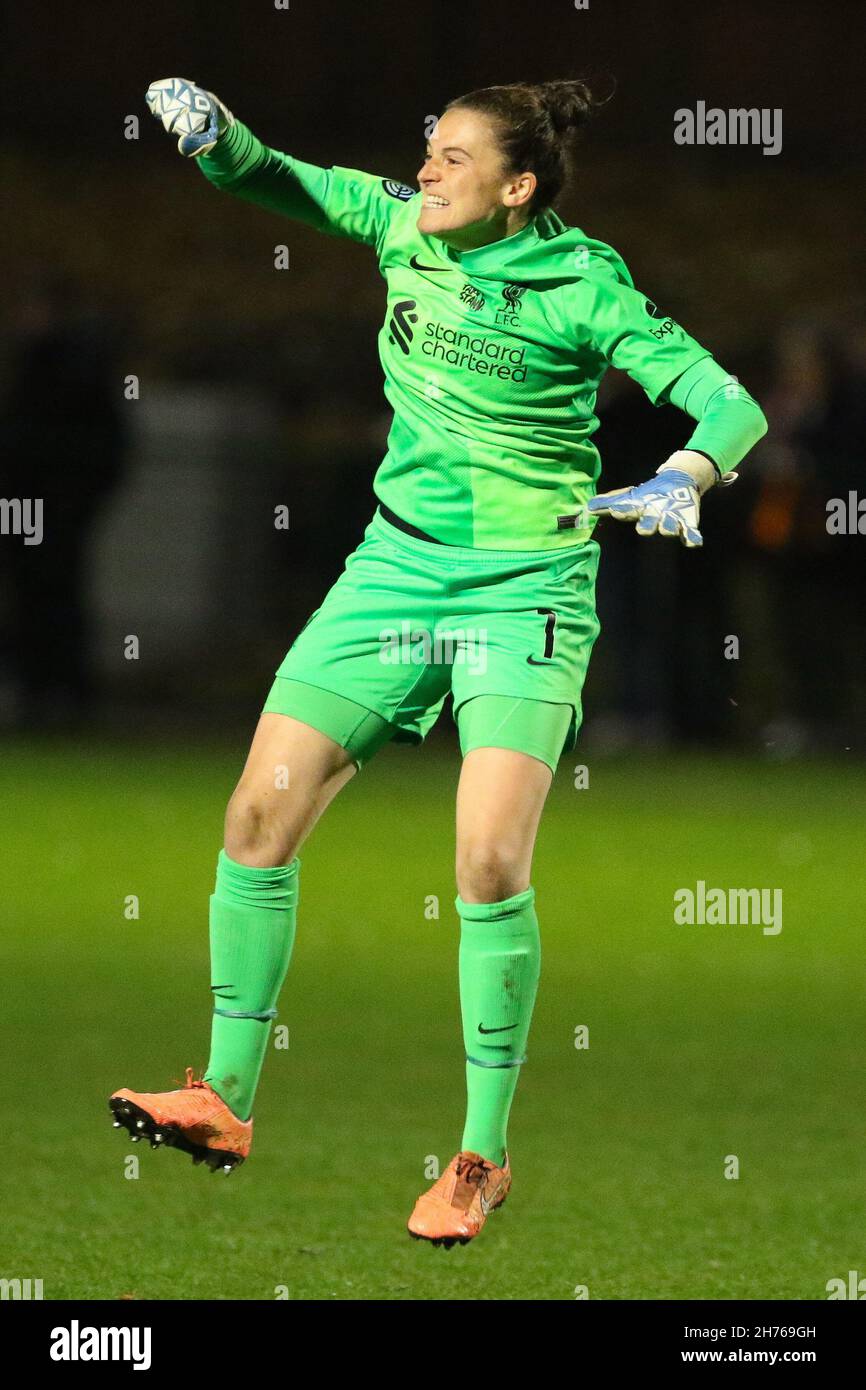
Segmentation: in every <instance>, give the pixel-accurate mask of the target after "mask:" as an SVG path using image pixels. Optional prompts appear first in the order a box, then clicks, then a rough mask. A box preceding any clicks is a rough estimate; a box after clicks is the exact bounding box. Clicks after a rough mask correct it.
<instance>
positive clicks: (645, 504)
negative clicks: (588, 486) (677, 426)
mask: <svg viewBox="0 0 866 1390" xmlns="http://www.w3.org/2000/svg"><path fill="white" fill-rule="evenodd" d="M736 477H737V475H736V473H726V474H724V475H722V476H721V478H720V477H719V475H718V473H717V472H716V468H715V465H714V464H712V463H710V461H709V459H707V458H704V456H703V455H702V454H697V453H695V452H694V450H691V449H681V450H679V452H678V453H675V454H671V456H670V458H669V459H668V460H667V462H666V463H663V464H662V466H661V468H659V469H658V470H657V471H656V475H655V477H654V478H651V479H650V480H649V482H647V483H641V484H640V485H639V486H638V487H625V488H617V489H616V490H615V491H614V492H603V493H600V494H599V496H598V497H592V498H590V500H589V501H588V502H587V504H586V510H587V512H588V513H589V514H590V516H612V517H614V518H615V520H617V521H636V522H637V526H636V527H635V530H636V531H637V533H638V535H639V536H654V535H655V534H656V532H658V534H659V535H660V536H679V538H680V540H681V541H682V543H683V545H685V546H687V547H688V548H689V549H690V550H691V549H693V548H694V547H696V546H699V545H703V543H704V538H703V536H702V535H701V533H700V530H699V529H698V526H699V522H700V514H701V496H702V494H703V493H705V492H706V491H707V490H708V489H709V488H711V487H712V486H713V484H714V483H716V482H721V483H723V484H728V483H732V482H734V480H735V478H736ZM563 519H564V518H563Z"/></svg>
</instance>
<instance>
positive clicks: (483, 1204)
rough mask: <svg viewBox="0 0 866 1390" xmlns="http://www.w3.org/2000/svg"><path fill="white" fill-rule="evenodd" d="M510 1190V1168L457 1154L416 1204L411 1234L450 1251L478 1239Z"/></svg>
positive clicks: (507, 1163)
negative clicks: (456, 1246)
mask: <svg viewBox="0 0 866 1390" xmlns="http://www.w3.org/2000/svg"><path fill="white" fill-rule="evenodd" d="M510 1187H511V1165H510V1163H509V1162H508V1154H506V1155H505V1166H504V1168H498V1167H497V1166H496V1164H495V1163H494V1162H493V1161H492V1160H491V1159H489V1158H482V1157H481V1154H475V1153H470V1152H469V1151H468V1150H464V1151H463V1152H462V1153H459V1154H455V1156H454V1158H452V1160H451V1162H450V1163H449V1164H448V1167H447V1168H446V1169H445V1172H444V1173H443V1174H442V1176H441V1178H437V1180H436V1182H434V1184H433V1186H432V1187H431V1188H430V1189H429V1191H427V1192H423V1193H422V1194H421V1196H420V1197H419V1198H418V1201H417V1202H416V1203H415V1210H414V1211H413V1212H412V1215H411V1216H410V1217H409V1234H410V1236H413V1237H414V1239H415V1240H429V1241H432V1243H433V1244H434V1245H444V1246H445V1249H446V1250H450V1249H451V1246H452V1245H453V1244H454V1242H455V1241H458V1240H459V1242H460V1244H461V1245H465V1244H466V1243H467V1241H470V1240H472V1238H473V1236H477V1235H478V1232H479V1231H480V1230H481V1227H482V1226H483V1225H484V1223H485V1221H486V1220H487V1217H488V1216H489V1215H490V1213H491V1212H492V1211H495V1210H496V1208H497V1207H501V1206H502V1203H503V1202H504V1201H505V1198H506V1197H507V1196H508V1190H509V1188H510Z"/></svg>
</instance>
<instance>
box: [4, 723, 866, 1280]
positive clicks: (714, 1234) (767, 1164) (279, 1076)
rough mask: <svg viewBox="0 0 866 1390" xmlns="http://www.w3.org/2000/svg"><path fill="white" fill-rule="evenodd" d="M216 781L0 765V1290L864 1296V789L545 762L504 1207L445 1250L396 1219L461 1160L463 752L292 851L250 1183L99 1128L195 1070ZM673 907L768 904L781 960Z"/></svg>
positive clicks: (222, 776) (655, 766)
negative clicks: (30, 1285)
mask: <svg viewBox="0 0 866 1390" xmlns="http://www.w3.org/2000/svg"><path fill="white" fill-rule="evenodd" d="M244 752H245V749H244V748H243V747H242V746H241V744H240V743H238V745H237V746H234V745H231V746H228V745H222V746H214V745H207V746H191V745H190V744H188V743H187V744H185V745H171V746H164V747H159V746H156V747H154V746H153V745H148V744H145V743H129V744H128V745H118V744H116V743H115V744H104V743H98V742H92V743H82V744H80V745H77V746H75V747H70V746H68V745H65V744H63V743H55V742H45V743H30V744H15V745H10V744H7V745H5V746H4V748H3V751H2V757H0V804H2V805H3V807H4V815H3V822H4V827H3V854H2V858H3V868H2V874H0V908H2V919H3V947H2V949H3V954H4V956H5V959H4V961H3V964H2V973H3V981H4V989H3V995H4V1007H3V1010H2V1018H0V1026H2V1046H3V1056H4V1058H5V1059H6V1065H5V1068H4V1084H3V1087H2V1116H0V1119H2V1126H3V1164H2V1186H3V1231H2V1268H0V1275H2V1276H3V1277H6V1278H12V1277H20V1278H31V1279H32V1278H41V1279H42V1280H43V1285H44V1294H45V1297H46V1298H47V1299H54V1298H76V1299H79V1298H80V1299H90V1298H109V1299H112V1298H119V1297H122V1296H132V1297H135V1298H141V1299H145V1298H150V1299H193V1298H208V1299H220V1298H244V1299H273V1298H274V1297H275V1296H276V1295H277V1292H278V1291H280V1290H285V1291H286V1292H287V1294H288V1297H289V1298H292V1299H299V1298H315V1299H366V1298H375V1299H388V1300H399V1299H451V1298H473V1299H477V1298H484V1299H573V1298H574V1297H575V1296H576V1294H575V1291H576V1290H577V1289H579V1288H580V1287H581V1286H585V1287H586V1289H587V1290H588V1293H589V1296H590V1297H591V1298H593V1299H628V1298H641V1299H642V1298H647V1299H673V1298H688V1299H704V1298H706V1299H712V1298H723V1299H724V1298H799V1299H813V1298H824V1297H826V1291H825V1285H826V1282H827V1280H828V1279H830V1278H834V1277H837V1276H839V1277H843V1278H845V1277H846V1276H847V1271H848V1270H849V1269H862V1264H863V1244H862V1220H861V1216H860V1206H861V1197H862V1186H863V1178H864V1171H863V1170H864V1147H863V1124H864V1121H863V1073H864V1055H863V1053H864V1047H863V1005H864V986H863V977H862V916H863V912H862V887H861V884H862V855H863V851H862V825H863V815H864V803H866V773H864V771H863V769H862V768H857V767H854V766H848V765H845V764H838V765H819V764H810V763H805V764H800V765H792V764H787V765H781V766H776V765H771V764H766V763H762V762H760V761H757V760H756V761H754V762H751V763H747V762H743V761H737V760H735V759H710V758H707V759H694V758H690V759H678V758H674V759H664V760H658V761H653V762H642V763H640V762H638V763H635V762H633V761H602V760H599V761H597V762H595V763H592V762H591V763H590V785H589V787H588V788H587V789H585V790H576V789H575V788H574V787H573V785H572V779H571V775H570V762H569V760H565V761H564V762H563V764H562V766H561V768H560V771H559V773H558V775H557V779H556V782H555V784H554V788H553V790H552V792H551V797H550V801H549V803H548V809H547V811H546V814H545V819H544V821H543V823H542V830H541V836H540V842H539V848H538V852H537V856H536V864H535V872H534V884H535V886H536V889H537V894H538V912H539V919H540V922H541V929H542V980H541V988H540V993H539V1001H538V1005H537V1008H536V1014H535V1020H534V1025H533V1030H532V1034H531V1036H530V1048H529V1061H528V1063H527V1065H526V1066H525V1067H524V1069H523V1074H522V1077H521V1081H520V1085H519V1087H518V1091H517V1097H516V1100H515V1104H514V1110H513V1113H512V1121H511V1127H510V1135H509V1140H510V1151H511V1157H512V1163H513V1167H514V1172H515V1181H514V1187H513V1189H512V1193H511V1195H510V1197H509V1199H508V1202H507V1203H506V1205H505V1207H504V1209H503V1210H502V1211H501V1212H498V1213H496V1214H495V1215H494V1216H492V1217H491V1218H490V1220H489V1222H488V1224H487V1227H486V1229H485V1230H484V1232H483V1234H482V1236H481V1237H480V1239H478V1240H477V1241H476V1242H473V1243H472V1244H470V1245H469V1246H467V1247H466V1248H465V1249H462V1248H460V1247H456V1248H455V1249H454V1250H451V1251H445V1250H438V1249H433V1248H432V1247H429V1246H426V1245H424V1244H421V1243H416V1242H413V1241H410V1239H409V1238H408V1236H407V1234H406V1231H405V1222H406V1218H407V1216H408V1214H409V1212H410V1210H411V1207H412V1204H413V1202H414V1199H415V1197H416V1195H417V1193H418V1192H419V1191H420V1190H421V1189H422V1188H423V1187H424V1186H426V1183H427V1181H428V1179H427V1178H426V1177H425V1164H427V1163H429V1161H430V1159H431V1156H433V1157H435V1158H436V1159H438V1162H439V1163H440V1165H442V1166H444V1164H445V1163H447V1161H448V1160H449V1159H450V1157H451V1155H452V1154H453V1152H454V1151H455V1150H456V1148H457V1147H458V1145H459V1140H460V1135H461V1129H462V1119H463V1103H464V1096H463V1054H462V1043H461V1031H460V1016H459V1003H458V996H457V982H456V980H457V976H456V969H457V940H458V928H457V921H456V917H455V914H454V911H453V898H454V891H455V890H454V882H453V869H452V862H453V828H452V827H453V793H454V790H455V787H456V779H457V773H458V759H457V753H456V746H455V748H454V750H453V751H452V752H451V753H450V755H449V754H447V753H446V752H443V750H442V749H441V748H436V747H430V748H427V749H424V750H421V751H418V750H410V749H400V748H394V749H387V750H385V751H384V752H383V753H382V754H380V755H379V756H378V757H377V759H376V760H375V761H374V763H373V764H372V765H371V766H370V767H368V768H367V769H365V770H364V772H363V773H362V774H361V776H360V777H358V778H357V779H355V781H354V783H353V784H350V786H349V787H348V788H347V789H346V790H345V791H344V792H343V793H342V795H341V797H340V798H338V800H337V802H336V803H335V804H334V806H333V807H332V808H331V809H330V811H329V812H328V813H327V815H326V817H325V818H324V820H323V821H322V823H321V824H320V826H319V827H318V828H317V830H316V832H315V834H314V836H313V838H312V840H311V841H310V842H309V843H308V844H307V846H306V847H305V850H304V851H303V853H302V871H301V907H300V915H299V926H298V938H297V943H296V948H295V955H294V959H293V962H292V968H291V971H290V974H289V979H288V981H287V984H286V987H285V990H284V993H283V996H282V999H281V1008H280V1020H279V1021H280V1022H282V1023H284V1024H287V1025H288V1028H289V1039H288V1041H289V1046H288V1048H287V1049H285V1050H276V1049H272V1050H271V1051H270V1053H269V1056H268V1059H267V1061H266V1064H265V1071H264V1076H263V1082H262V1086H261V1089H260V1091H259V1096H258V1099H257V1104H256V1110H255V1119H256V1138H255V1142H254V1146H253V1153H252V1157H251V1159H250V1161H249V1162H248V1163H247V1164H245V1165H244V1166H243V1167H242V1168H241V1169H240V1170H239V1171H238V1172H237V1173H235V1174H233V1175H232V1176H231V1177H228V1178H226V1177H224V1176H223V1175H222V1174H217V1175H210V1174H209V1173H208V1172H207V1171H206V1170H205V1169H204V1168H193V1166H192V1164H191V1162H190V1160H189V1159H188V1158H186V1157H184V1156H182V1155H180V1154H178V1153H177V1152H155V1153H152V1152H151V1151H150V1150H149V1149H146V1148H145V1146H144V1145H131V1144H130V1143H129V1140H128V1137H127V1136H126V1135H124V1134H122V1133H121V1132H120V1131H114V1130H113V1129H112V1128H111V1124H110V1119H109V1114H108V1108H107V1104H106V1100H107V1097H108V1095H109V1093H110V1092H111V1091H112V1090H114V1089H115V1088H116V1087H118V1086H121V1085H128V1086H133V1087H135V1088H137V1089H142V1090H161V1089H166V1088H168V1087H169V1086H171V1084H172V1083H173V1081H175V1080H177V1081H178V1082H180V1081H182V1078H183V1069H184V1067H185V1066H186V1065H194V1066H195V1067H196V1068H197V1069H198V1068H200V1067H202V1066H203V1064H204V1062H205V1061H206V1058H207V1043H208V1036H209V1009H210V996H209V992H208V983H209V977H208V960H207V898H208V894H209V893H210V891H211V889H212V885H213V875H214V866H215V859H216V853H217V850H218V848H219V843H220V835H221V827H222V813H223V807H224V804H225V801H226V799H227V797H228V795H229V793H230V792H231V790H232V787H233V784H234V781H235V780H236V777H237V774H238V771H239V769H240V767H241V764H242V761H243V755H244ZM580 756H582V755H580ZM572 761H575V760H574V759H573V760H572ZM698 879H703V880H704V881H705V882H706V883H707V884H708V885H711V886H719V887H725V888H727V887H743V888H749V887H765V888H781V889H782V891H783V902H784V917H783V928H782V931H781V932H780V933H779V934H778V935H776V936H768V935H765V934H764V933H763V932H762V930H761V927H760V925H754V926H745V925H740V926H733V925H732V926H709V925H703V926H699V925H695V926H677V925H675V924H674V919H673V895H674V893H675V891H676V890H677V889H678V888H681V887H692V888H693V887H694V886H695V883H696V881H697V880H698ZM132 894H134V895H136V896H137V898H138V900H139V904H140V908H139V912H140V915H139V917H138V919H137V920H136V919H129V918H127V917H126V916H125V903H126V900H127V898H128V897H129V895H132ZM431 895H435V896H436V897H437V898H438V900H439V917H438V919H435V918H433V919H431V918H430V917H429V916H427V915H425V908H426V907H427V904H428V901H429V899H430V898H431ZM581 1025H584V1026H586V1028H588V1030H589V1033H588V1036H589V1046H588V1047H587V1048H580V1049H579V1048H576V1047H575V1030H576V1029H577V1028H579V1027H580V1026H581ZM130 1156H133V1157H135V1158H136V1159H138V1161H139V1170H138V1176H137V1177H135V1176H129V1175H128V1174H130V1173H131V1172H133V1171H134V1167H133V1166H132V1165H130V1163H129V1159H130ZM729 1156H734V1157H735V1158H736V1159H737V1160H738V1163H739V1177H738V1178H736V1179H732V1178H726V1177H725V1171H726V1163H727V1166H728V1170H730V1169H731V1167H732V1166H733V1165H732V1161H731V1158H730V1157H729Z"/></svg>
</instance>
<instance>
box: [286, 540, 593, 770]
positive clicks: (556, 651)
mask: <svg viewBox="0 0 866 1390" xmlns="http://www.w3.org/2000/svg"><path fill="white" fill-rule="evenodd" d="M598 558H599V547H598V544H597V542H596V541H584V542H582V543H579V544H577V545H575V546H572V547H569V548H568V549H567V550H562V549H557V550H542V551H538V550H522V551H521V550H517V551H514V550H512V551H500V550H479V549H470V548H464V547H461V546H452V545H437V544H436V543H435V542H434V541H425V540H421V539H418V538H416V537H414V536H409V535H407V534H406V533H405V532H403V531H401V530H399V529H398V528H397V527H396V526H392V525H391V523H390V522H388V521H386V520H385V519H384V517H383V516H382V515H381V514H380V513H379V512H377V513H376V515H375V516H374V517H373V520H372V521H371V522H370V525H369V526H368V527H367V530H366V532H365V534H364V539H363V541H362V542H361V544H360V545H359V546H358V548H357V549H356V550H355V551H353V552H352V554H351V555H350V556H349V558H348V560H347V561H346V566H345V569H344V571H343V573H342V574H341V575H340V578H339V579H338V580H337V582H336V583H335V584H334V585H333V586H332V588H331V589H330V590H329V591H328V593H327V595H326V596H325V599H324V602H323V603H322V604H321V606H320V607H319V608H317V609H316V610H315V612H314V613H313V614H312V615H311V616H310V618H309V619H308V620H307V623H306V625H305V626H304V627H303V628H302V629H301V632H300V633H299V634H298V637H297V638H296V640H295V642H294V643H293V644H292V646H291V648H290V649H289V651H288V653H287V654H286V656H285V658H284V660H283V662H282V664H281V665H280V667H279V670H278V671H277V677H276V680H275V681H274V684H273V686H272V688H271V691H270V693H269V695H268V698H267V700H266V702H265V705H264V710H265V711H266V712H271V713H277V714H288V715H291V716H292V717H293V718H295V719H300V720H301V721H302V722H303V723H306V724H310V725H312V727H313V728H316V729H319V730H320V731H321V732H322V733H324V734H326V735H327V736H328V737H329V738H333V739H334V740H335V742H337V743H339V744H340V746H341V747H344V748H347V749H349V751H350V752H351V755H352V757H353V759H354V761H355V762H356V763H357V764H358V766H359V767H360V766H361V765H362V764H363V763H364V762H367V761H369V759H370V757H371V756H372V754H373V753H374V752H375V751H376V749H377V748H379V747H381V745H382V744H383V743H386V742H388V741H389V740H390V739H394V740H395V741H397V742H410V743H420V742H421V741H422V740H423V738H424V737H425V735H426V734H427V733H428V731H429V730H430V729H431V728H432V727H433V725H434V724H435V722H436V720H437V718H438V716H439V713H440V711H441V709H442V705H443V703H444V701H445V697H446V695H447V694H448V692H449V691H451V693H452V695H453V700H454V718H455V720H456V722H457V725H458V728H459V731H460V742H461V748H462V750H463V752H464V754H465V753H467V752H469V751H470V750H471V749H472V748H479V747H494V748H499V747H504V748H516V749H517V750H518V751H520V752H526V753H529V754H530V755H531V756H533V757H540V758H541V759H542V761H543V762H546V763H547V764H548V766H550V767H551V768H553V769H554V770H555V767H556V763H557V761H558V759H559V756H560V754H561V753H562V752H563V751H564V750H566V749H570V748H572V747H573V746H574V742H575V739H576V737H577V730H578V728H579V726H580V720H581V691H582V689H583V682H584V678H585V676H586V669H587V666H588V664H589V656H590V652H591V651H592V646H593V643H594V642H595V639H596V637H597V636H598V630H599V624H598V618H597V617H596V612H595V577H596V572H597V570H598Z"/></svg>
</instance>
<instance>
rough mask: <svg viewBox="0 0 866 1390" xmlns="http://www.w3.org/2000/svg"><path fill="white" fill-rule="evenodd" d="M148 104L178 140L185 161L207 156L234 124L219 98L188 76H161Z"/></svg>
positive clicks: (155, 83) (150, 93)
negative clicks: (198, 156) (197, 84)
mask: <svg viewBox="0 0 866 1390" xmlns="http://www.w3.org/2000/svg"><path fill="white" fill-rule="evenodd" d="M145 101H146V102H147V104H148V106H149V108H150V112H151V115H153V116H155V117H156V119H157V120H158V121H162V124H163V126H164V127H165V129H166V130H167V131H168V133H169V135H176V136H177V137H178V140H177V147H178V149H179V150H180V152H181V154H182V155H183V156H184V158H186V159H194V158H195V157H196V156H197V155H200V154H208V153H209V152H210V151H211V150H212V149H213V147H214V145H215V144H216V142H217V140H218V139H219V138H220V136H221V135H222V133H223V131H224V130H228V128H229V126H232V125H234V123H235V118H234V116H233V115H232V113H231V111H229V110H228V109H227V108H226V107H225V106H223V104H222V102H221V101H220V99H219V97H216V96H214V94H213V92H207V91H205V89H204V87H197V86H196V85H195V83H194V82H190V81H188V80H187V78H185V77H162V78H160V80H159V81H158V82H152V83H151V84H150V86H149V87H148V89H147V96H146V97H145Z"/></svg>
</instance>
